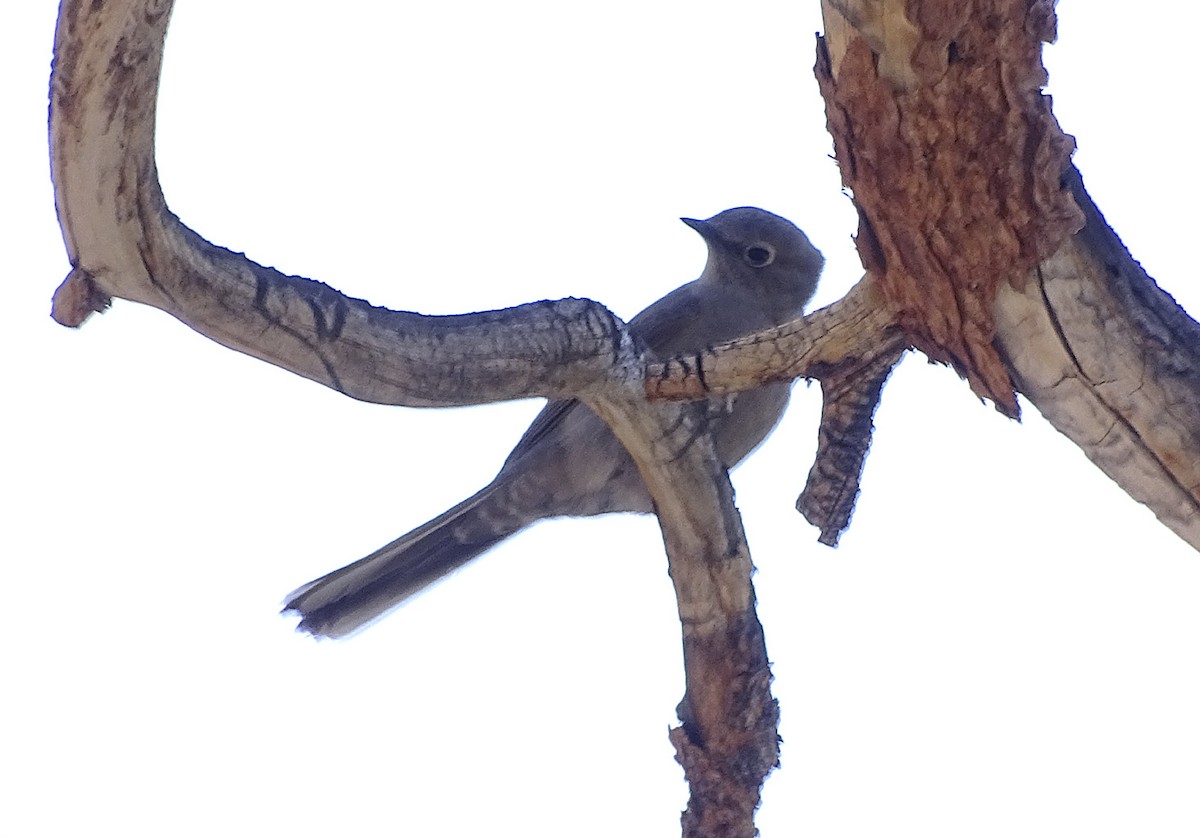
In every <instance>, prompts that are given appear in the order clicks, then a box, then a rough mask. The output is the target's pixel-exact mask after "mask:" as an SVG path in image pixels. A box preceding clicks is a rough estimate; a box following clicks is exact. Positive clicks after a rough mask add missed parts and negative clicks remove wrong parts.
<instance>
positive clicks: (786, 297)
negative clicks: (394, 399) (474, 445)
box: [283, 207, 825, 638]
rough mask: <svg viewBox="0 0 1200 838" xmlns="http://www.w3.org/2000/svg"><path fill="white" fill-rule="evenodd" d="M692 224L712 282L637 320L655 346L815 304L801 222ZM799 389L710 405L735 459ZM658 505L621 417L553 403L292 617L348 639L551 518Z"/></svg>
mask: <svg viewBox="0 0 1200 838" xmlns="http://www.w3.org/2000/svg"><path fill="white" fill-rule="evenodd" d="M680 220H681V221H682V222H683V223H685V224H686V225H688V226H689V227H691V228H692V229H693V230H695V231H696V232H697V233H699V234H700V236H701V238H702V239H703V240H704V242H705V244H706V245H707V246H708V259H707V262H706V263H705V266H704V270H703V272H702V273H701V274H700V276H699V278H697V279H695V280H693V281H691V282H688V283H686V284H685V285H682V286H680V287H679V288H676V289H675V290H674V291H671V292H670V293H668V294H667V295H666V296H664V297H662V298H661V299H659V300H658V301H657V302H654V303H652V304H651V305H650V306H649V307H647V308H646V309H645V310H643V311H642V312H641V313H639V314H638V315H636V316H635V317H634V318H633V319H632V320H630V321H629V324H628V325H629V329H630V330H631V331H632V332H633V333H634V334H635V335H636V336H637V337H638V338H639V339H640V340H641V341H642V342H643V344H644V345H645V346H646V347H647V348H649V349H650V350H651V351H652V352H653V353H655V354H656V355H657V356H659V357H669V356H672V355H676V354H680V353H685V352H695V351H700V350H702V349H704V348H705V347H707V346H710V345H713V344H716V343H722V342H725V341H729V340H734V339H736V338H739V337H742V336H744V335H747V334H751V333H753V332H756V331H759V330H761V329H765V328H768V327H771V326H777V325H781V324H783V323H787V322H790V321H792V320H795V319H796V318H798V317H800V316H801V315H802V314H803V312H804V307H805V306H806V305H807V304H808V302H809V301H810V300H811V299H812V296H813V294H814V292H815V291H816V287H817V280H818V277H819V276H820V273H821V269H822V267H823V265H824V261H825V260H824V258H823V257H822V256H821V253H820V251H818V250H817V248H815V247H814V246H813V245H812V243H811V242H810V241H809V239H808V237H807V236H806V235H805V234H804V232H803V231H802V230H800V228H799V227H797V226H795V225H794V224H793V223H792V222H790V221H788V220H787V219H785V218H783V217H781V216H778V215H775V214H774V213H771V212H768V211H766V210H763V209H759V208H757V207H736V208H734V209H729V210H725V211H724V212H720V213H718V214H717V215H714V216H713V217H711V218H709V219H706V220H699V219H694V218H682V219H680ZM790 389H791V382H780V383H773V384H768V385H765V386H763V387H760V388H758V389H755V390H750V391H746V392H742V393H738V394H734V395H732V396H721V397H714V398H712V399H710V400H709V401H708V403H707V413H708V414H709V417H710V421H711V425H710V427H711V428H712V429H713V433H714V438H715V441H716V447H717V453H718V456H719V457H720V458H721V460H722V462H723V464H724V465H725V466H726V467H727V468H732V467H733V466H735V465H737V464H738V463H739V462H741V461H742V460H743V459H744V458H745V457H746V456H747V455H748V454H749V453H750V452H751V451H752V450H753V449H754V448H756V447H757V446H758V445H759V443H761V442H762V441H763V439H765V438H766V436H767V435H768V434H769V433H770V432H771V431H772V430H773V429H774V427H775V425H776V424H777V423H778V421H779V419H780V417H781V416H782V415H783V411H784V409H785V407H786V406H787V402H788V396H789V392H790ZM653 511H654V507H653V503H652V501H651V499H650V494H649V492H648V490H647V489H646V487H645V484H644V483H643V482H642V478H641V476H640V474H639V473H638V471H637V467H636V466H635V465H634V462H633V460H632V458H631V457H630V456H629V454H628V453H627V452H626V451H625V449H624V447H623V446H622V445H621V443H620V442H618V441H617V439H616V437H615V436H614V435H613V433H612V432H611V431H610V430H609V429H608V426H607V425H605V424H604V422H603V421H602V420H601V419H600V418H599V417H598V416H596V414H595V413H593V412H592V411H591V409H590V408H588V407H587V405H585V404H583V403H582V402H579V401H577V400H573V399H563V400H551V401H549V402H548V403H547V404H546V406H545V407H544V408H543V409H542V411H541V413H539V414H538V415H537V417H536V418H535V419H534V420H533V423H532V424H531V425H530V426H529V429H528V430H527V431H526V432H525V434H524V435H523V436H522V437H521V438H520V440H519V441H518V442H517V444H516V446H515V447H514V448H513V450H512V452H511V453H510V454H509V455H508V458H507V459H506V460H505V461H504V465H503V466H502V467H501V468H500V471H499V473H498V474H497V475H496V477H495V479H493V480H492V482H490V483H489V484H488V485H486V486H484V487H483V488H482V489H480V490H479V491H478V492H476V493H475V494H474V495H472V496H471V497H469V498H467V499H466V500H464V501H462V502H461V503H459V504H458V505H456V506H454V507H452V508H450V509H448V510H446V511H445V512H443V513H442V514H441V515H439V516H437V517H436V518H434V519H432V520H431V521H428V522H427V523H425V524H422V525H421V526H419V527H417V528H416V529H414V530H412V531H411V532H409V533H407V534H406V535H403V536H401V537H400V538H398V539H396V540H395V541H392V542H391V543H389V544H387V545H385V546H383V547H381V548H379V549H378V550H376V551H375V552H374V553H371V554H370V555H369V556H366V557H365V558H362V559H359V560H358V561H356V562H354V563H352V564H349V565H347V566H345V567H343V568H341V569H339V570H335V571H333V572H332V573H328V574H326V575H325V576H321V577H320V578H318V579H314V580H313V581H311V582H309V583H307V584H306V585H303V586H301V587H300V588H297V589H296V590H295V591H293V592H292V593H291V594H289V595H288V597H287V598H286V600H285V604H284V609H283V613H285V614H289V613H290V614H296V615H299V617H300V622H299V624H298V626H297V630H299V631H301V632H307V633H309V634H311V635H313V636H315V637H332V638H342V637H346V636H349V635H352V634H355V633H357V632H358V631H359V630H361V629H362V628H364V627H366V626H367V625H369V624H371V623H373V622H375V621H376V620H378V619H379V618H380V617H382V616H384V615H385V614H387V613H389V612H391V611H392V610H393V609H394V608H395V607H396V606H398V605H399V604H400V603H402V602H403V601H405V600H406V599H408V598H409V597H410V596H412V595H413V594H416V593H417V592H419V591H421V590H422V589H424V588H426V587H427V586H429V585H430V584H432V583H434V582H436V581H438V580H440V579H441V578H443V577H444V576H446V575H448V574H449V573H451V572H453V571H455V570H457V569H459V568H460V567H462V566H463V565H465V564H466V563H467V562H469V561H471V560H472V559H474V558H476V557H477V556H479V555H480V554H482V553H484V552H486V551H487V550H489V549H490V548H492V547H494V546H495V545H496V544H498V543H499V542H501V541H503V540H504V539H506V538H508V537H510V536H512V535H514V534H516V533H517V532H519V531H520V530H522V529H524V528H525V527H528V526H529V525H531V524H533V523H535V522H537V521H540V520H542V519H544V518H556V517H566V516H570V517H584V516H592V515H601V514H605V513H610V512H636V513H650V512H653Z"/></svg>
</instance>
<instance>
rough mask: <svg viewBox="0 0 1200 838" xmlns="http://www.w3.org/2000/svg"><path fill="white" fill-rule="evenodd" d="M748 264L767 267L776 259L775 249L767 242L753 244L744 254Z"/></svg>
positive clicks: (755, 266)
mask: <svg viewBox="0 0 1200 838" xmlns="http://www.w3.org/2000/svg"><path fill="white" fill-rule="evenodd" d="M744 256H745V259H746V264H748V265H750V266H751V267H754V268H765V267H766V266H767V265H769V264H771V263H772V262H774V261H775V251H774V249H772V248H771V247H770V246H768V245H765V244H752V245H750V246H749V247H747V248H746V253H745V254H744Z"/></svg>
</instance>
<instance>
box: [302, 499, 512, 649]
mask: <svg viewBox="0 0 1200 838" xmlns="http://www.w3.org/2000/svg"><path fill="white" fill-rule="evenodd" d="M499 488H501V487H500V486H498V485H497V484H495V483H493V484H492V485H490V486H487V487H485V488H484V489H483V490H481V491H480V492H478V493H477V494H475V495H472V496H471V497H469V498H467V499H466V500H464V501H463V502H462V503H460V504H458V505H457V506H455V507H453V508H451V509H448V510H446V511H445V512H443V513H442V514H441V515H439V516H438V517H436V518H434V519H433V520H432V521H429V522H428V523H426V524H423V525H422V526H420V527H417V528H416V529H415V530H413V531H412V532H410V533H408V534H407V535H403V536H401V537H400V538H398V539H396V540H395V541H393V542H392V543H390V544H387V545H385V546H383V547H380V548H379V549H378V550H376V551H375V552H374V553H372V554H371V555H369V556H367V557H365V558H362V559H359V560H358V561H356V562H354V563H353V564H349V565H346V566H345V567H343V568H341V569H340V570H335V571H333V572H332V573H327V574H325V575H324V576H322V577H320V578H319V579H314V580H313V581H311V582H309V583H308V584H307V585H303V586H302V587H300V588H297V589H296V590H295V591H293V592H292V593H290V594H289V595H288V597H287V602H286V604H285V605H284V609H283V610H284V613H288V612H293V613H296V614H299V615H300V624H299V626H297V628H298V630H300V631H306V632H308V633H309V634H312V635H314V636H317V637H345V636H346V635H349V634H352V633H353V632H355V631H357V630H359V629H360V628H362V627H363V626H365V625H367V624H368V623H370V622H372V621H373V620H375V619H377V618H379V617H381V616H383V615H384V614H386V613H387V612H388V611H389V610H391V609H392V608H394V607H395V606H397V605H399V604H400V603H401V602H403V601H404V600H405V599H407V598H408V597H410V596H412V595H413V594H415V593H416V592H418V591H420V590H421V589H422V588H424V587H426V586H427V585H430V584H431V583H433V582H436V581H437V580H438V579H441V578H442V577H443V576H445V575H446V574H448V573H450V572H452V571H454V570H456V569H458V568H459V567H461V566H462V565H464V564H466V563H467V562H469V561H470V560H471V559H473V558H475V557H476V556H478V555H479V554H480V553H483V552H485V551H486V550H488V549H490V548H491V547H493V546H494V545H495V544H496V543H498V542H500V541H503V540H504V539H505V538H507V537H508V536H510V535H512V534H513V533H515V532H517V531H518V530H520V529H521V528H522V527H524V526H525V525H526V524H528V523H529V521H527V520H525V519H523V518H517V517H514V516H512V515H507V514H504V510H503V509H502V508H501V507H503V506H505V504H503V503H499V504H498V503H495V502H491V503H489V501H495V500H497V498H496V495H497V489H499ZM499 494H503V493H502V492H501V493H499Z"/></svg>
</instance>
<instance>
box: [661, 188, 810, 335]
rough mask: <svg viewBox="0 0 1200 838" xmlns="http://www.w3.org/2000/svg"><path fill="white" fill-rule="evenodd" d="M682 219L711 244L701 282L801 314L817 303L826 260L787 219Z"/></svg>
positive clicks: (744, 215)
mask: <svg viewBox="0 0 1200 838" xmlns="http://www.w3.org/2000/svg"><path fill="white" fill-rule="evenodd" d="M680 220H681V221H682V222H683V223H684V224H686V225H688V226H689V227H691V228H692V229H693V230H695V231H696V232H697V233H699V234H700V235H701V236H702V237H703V238H704V241H705V242H706V243H707V244H708V264H707V265H705V267H704V273H703V274H701V276H700V281H701V282H722V283H734V284H738V285H743V286H745V287H747V288H751V289H754V291H756V292H757V293H761V294H762V295H764V296H765V297H767V298H768V299H769V300H771V301H772V302H773V303H777V304H779V305H781V306H784V307H786V308H787V309H788V311H789V312H790V313H795V314H797V315H798V314H799V313H800V312H801V311H803V309H804V306H805V304H807V303H808V301H809V300H811V299H812V295H813V293H814V292H815V291H816V289H817V277H818V276H820V274H821V267H822V266H823V265H824V264H825V258H824V257H823V256H821V252H820V251H819V250H817V249H816V248H815V247H813V245H812V242H810V241H809V240H808V236H806V235H804V231H802V230H801V229H800V228H799V227H797V226H796V225H795V224H793V223H792V222H790V221H788V220H787V219H786V218H782V217H780V216H778V215H775V214H774V213H771V212H767V211H766V210H763V209H759V208H758V207H737V208H735V209H728V210H725V211H724V212H720V213H717V214H716V215H714V216H713V217H712V218H709V219H707V220H705V221H700V220H698V219H695V218H682V219H680Z"/></svg>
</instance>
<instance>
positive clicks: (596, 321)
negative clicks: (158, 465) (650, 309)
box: [50, 0, 639, 407]
mask: <svg viewBox="0 0 1200 838" xmlns="http://www.w3.org/2000/svg"><path fill="white" fill-rule="evenodd" d="M171 5H172V4H171V3H170V2H156V0H143V2H125V3H113V4H105V5H104V7H103V8H101V9H94V8H89V7H88V5H87V4H84V3H75V2H68V3H63V5H62V8H61V11H60V15H59V25H58V30H57V33H56V37H55V56H56V58H55V65H54V74H53V77H52V81H51V107H50V144H51V168H52V174H53V178H54V185H55V200H56V203H57V207H58V214H59V219H60V223H61V224H62V228H63V236H64V239H65V242H66V245H67V252H68V256H69V257H70V260H71V264H72V266H73V269H72V271H71V273H70V275H69V276H68V277H67V279H66V281H65V282H64V283H63V285H62V286H61V287H60V288H59V290H58V292H57V293H56V294H55V300H54V310H53V314H54V317H55V318H56V319H57V320H58V321H59V322H61V323H64V324H66V325H71V326H78V325H80V324H81V323H82V322H83V321H84V320H85V319H86V318H87V316H88V315H90V314H91V313H92V312H93V311H98V310H100V309H102V308H104V307H105V306H106V305H107V304H108V301H109V299H110V298H112V297H121V298H124V299H127V300H134V301H137V302H142V303H146V304H148V305H151V306H154V307H156V308H159V309H162V310H163V311H165V312H167V313H169V314H171V315H173V316H175V317H177V318H179V319H180V320H181V321H183V322H184V323H186V324H187V325H188V326H191V327H192V328H193V329H195V330H196V331H198V332H200V333H201V334H204V335H206V336H207V337H210V338H212V339H213V340H215V341H217V342H218V343H221V344H223V345H225V346H228V347H230V348H232V349H236V350H238V351H240V352H245V353H247V354H249V355H252V356H254V357H256V358H260V359H262V360H264V361H267V362H269V363H271V364H274V365H276V366H280V367H283V368H284V369H288V370H291V371H292V372H294V373H296V374H298V375H301V376H304V377H305V378H309V379H311V380H313V381H316V382H318V383H320V384H324V385H326V386H328V387H332V388H334V389H335V390H338V391H340V392H342V393H345V394H346V395H348V396H352V397H353V398H356V399H360V400H363V401H370V402H380V403H385V404H398V405H409V406H422V407H424V406H449V405H462V404H479V403H482V402H489V401H497V400H501V399H513V398H523V397H526V396H539V395H540V396H551V397H553V396H573V395H576V394H578V393H581V392H584V391H586V390H587V389H588V388H589V387H591V386H595V385H599V384H601V383H603V382H611V381H612V380H613V372H614V370H616V371H617V372H618V373H621V374H622V375H626V377H628V375H631V374H632V373H633V372H634V371H635V370H636V369H638V368H639V367H638V364H637V359H638V355H639V353H638V351H637V349H636V348H635V346H634V343H633V341H632V339H631V338H630V335H629V333H628V332H627V331H626V330H625V328H624V324H623V323H622V322H621V321H620V320H619V319H618V318H617V317H616V316H614V315H613V314H612V313H611V312H609V311H608V309H606V308H605V307H604V306H602V305H600V304H599V303H595V302H592V301H590V300H575V299H567V300H559V301H556V302H539V303H530V304H528V305H523V306H517V307H515V308H511V309H506V310H503V311H493V312H481V313H476V314H464V315H455V316H445V317H434V316H427V315H421V314H416V313H413V312H400V311H390V310H388V309H384V308H379V307H377V306H373V305H371V304H370V303H367V302H366V301H364V300H359V299H355V298H353V297H348V296H346V295H344V294H342V293H340V292H338V291H336V290H334V289H333V288H330V287H329V286H327V285H324V284H322V283H320V282H314V281H313V280H310V279H304V278H302V277H295V276H286V275H284V274H282V273H280V272H279V271H276V270H274V269H273V268H269V267H264V266H262V265H259V264H257V263H255V262H253V261H251V260H250V259H247V258H246V257H245V256H244V255H242V254H240V253H234V252H232V251H229V250H226V249H225V248H222V247H218V246H216V245H213V244H211V243H209V242H208V241H205V240H204V239H203V238H202V237H200V236H199V235H197V234H196V233H195V232H193V231H192V230H190V229H188V228H187V227H186V226H184V225H183V224H182V223H181V222H180V221H179V219H178V218H177V217H176V216H175V215H174V214H173V213H171V211H170V210H169V209H168V208H167V205H166V201H165V200H164V198H163V194H162V189H161V187H160V185H159V182H158V172H157V169H156V167H155V163H154V115H155V101H156V97H157V93H158V85H159V77H160V72H161V68H162V55H163V43H164V38H165V35H166V29H167V23H168V20H169V17H170V11H171ZM627 374H628V375H627Z"/></svg>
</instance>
